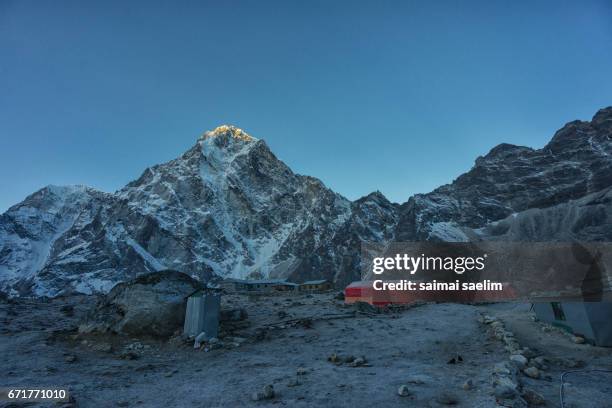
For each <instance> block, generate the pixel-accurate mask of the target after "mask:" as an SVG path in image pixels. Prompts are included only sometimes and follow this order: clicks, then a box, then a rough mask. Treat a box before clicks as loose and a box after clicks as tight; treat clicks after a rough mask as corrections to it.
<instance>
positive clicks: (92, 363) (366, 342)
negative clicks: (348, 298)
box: [0, 295, 611, 408]
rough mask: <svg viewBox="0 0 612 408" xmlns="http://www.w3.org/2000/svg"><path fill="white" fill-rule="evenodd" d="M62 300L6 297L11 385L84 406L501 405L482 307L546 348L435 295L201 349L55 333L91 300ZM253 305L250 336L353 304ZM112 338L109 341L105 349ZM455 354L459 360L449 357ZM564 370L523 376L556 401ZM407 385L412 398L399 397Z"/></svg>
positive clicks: (5, 378)
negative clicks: (263, 394) (260, 394)
mask: <svg viewBox="0 0 612 408" xmlns="http://www.w3.org/2000/svg"><path fill="white" fill-rule="evenodd" d="M229 300H231V299H229ZM245 301H246V300H245ZM62 302H63V303H62ZM65 302H68V301H66V300H62V301H53V302H51V303H47V304H42V305H41V304H34V303H31V304H28V303H24V304H17V305H10V304H2V305H0V319H3V322H4V323H5V324H4V325H3V330H2V334H1V335H0V352H1V353H2V355H3V356H4V363H3V370H2V374H1V376H0V382H1V384H2V385H3V386H15V387H17V386H20V387H23V386H56V387H57V386H61V387H68V388H69V389H70V390H71V392H72V395H73V396H74V397H75V399H76V402H77V404H78V406H79V407H114V406H123V407H132V406H134V407H138V406H143V407H145V406H146V407H164V408H168V407H184V406H195V407H236V406H290V407H314V406H330V407H368V408H370V407H372V406H385V407H387V406H392V407H395V406H397V407H407V406H411V407H439V406H446V405H449V404H451V403H453V402H455V406H463V407H495V406H496V404H495V399H494V397H493V396H492V395H491V371H492V368H493V366H494V365H495V364H496V363H499V362H501V361H507V359H508V354H507V352H506V351H505V350H504V349H503V347H502V345H501V343H500V342H499V341H497V340H495V339H494V338H492V337H491V336H490V333H489V332H488V331H487V327H486V326H484V325H482V324H480V323H479V322H478V318H479V316H480V315H481V313H482V312H487V313H495V314H497V315H499V316H500V318H502V319H507V320H508V324H509V326H512V329H513V330H514V329H516V331H517V338H519V339H520V340H521V341H525V343H527V344H530V347H531V345H533V348H534V349H536V348H545V347H541V346H540V344H539V343H538V341H539V340H538V336H537V335H532V334H529V335H528V334H527V333H530V332H531V331H532V329H531V328H530V325H536V323H534V322H533V321H530V320H528V319H529V315H528V313H527V312H526V311H524V310H519V311H516V310H515V311H512V310H511V308H509V307H508V306H507V305H506V306H504V307H482V306H481V307H476V306H470V305H457V304H437V305H435V304H432V305H424V306H420V307H415V308H412V309H408V310H406V311H403V312H401V313H397V314H380V315H376V316H364V315H359V316H358V317H355V318H346V319H337V320H329V321H315V322H314V323H313V324H312V326H311V327H310V328H307V327H303V326H300V325H298V326H295V327H285V328H280V329H276V330H271V331H269V332H268V333H267V335H266V336H265V338H263V339H261V340H257V341H256V340H247V341H245V342H244V343H242V344H241V345H240V347H236V348H233V349H227V348H222V349H218V350H212V351H209V352H204V351H198V350H194V349H193V348H192V346H191V345H188V344H184V343H180V342H178V343H177V342H173V341H171V342H160V341H156V340H143V339H129V338H120V337H118V336H114V337H113V338H106V339H100V340H99V341H92V340H91V339H89V340H87V339H83V338H80V337H79V338H75V339H74V340H73V339H71V337H70V336H63V335H57V334H55V335H54V334H52V330H55V329H57V328H59V327H61V328H63V329H66V328H69V327H71V326H72V327H74V325H75V324H76V323H77V322H78V320H79V318H80V315H81V314H82V313H84V310H86V308H87V306H88V304H89V303H91V300H87V299H86V298H85V299H83V298H81V299H79V300H78V301H74V300H70V302H71V304H72V303H74V304H76V308H75V311H74V316H72V317H70V316H65V313H64V312H61V311H60V308H61V307H62V306H64V303H65ZM232 302H233V303H234V304H236V303H239V302H238V301H237V300H236V299H233V301H232ZM249 302H255V301H254V300H253V299H251V300H250V301H249ZM255 304H256V305H257V307H256V308H254V309H253V311H252V312H251V311H250V318H249V320H251V327H250V328H248V329H247V330H245V337H246V335H247V334H248V333H253V331H254V329H255V328H256V327H257V326H258V325H263V324H267V323H269V322H271V321H272V322H273V321H278V320H279V312H282V313H281V314H280V316H283V317H284V318H291V317H300V316H307V315H315V314H323V313H331V312H334V313H346V312H347V310H349V309H347V308H346V307H343V306H342V305H341V302H338V301H334V300H333V298H332V297H331V295H319V296H314V297H301V298H299V299H295V297H291V298H274V299H267V300H266V299H260V300H259V301H257V302H255ZM515 315H516V316H515ZM25 322H30V323H27V324H26V323H25ZM523 333H525V334H524V335H523ZM537 333H538V334H539V332H537ZM530 336H533V337H530ZM559 336H561V335H559ZM565 341H566V343H568V342H567V339H565ZM85 342H87V343H85ZM532 342H533V343H532ZM109 345H110V347H112V350H110V351H109V350H105V346H109ZM565 345H566V346H568V347H569V349H574V348H575V350H576V351H575V352H576V358H577V357H581V358H582V359H583V360H585V359H591V360H592V359H595V358H597V359H598V360H599V362H598V364H599V363H601V362H602V361H603V360H602V359H610V358H611V353H610V351H608V350H600V349H597V350H596V348H592V347H590V346H587V347H590V348H589V350H590V351H589V353H587V354H585V353H584V348H578V346H576V345H572V344H565ZM126 347H131V348H132V349H134V350H137V352H138V353H137V356H138V357H139V358H137V359H134V360H126V359H121V358H120V355H121V353H122V351H123V350H125V348H126ZM333 353H336V354H337V355H338V356H340V358H342V357H346V356H348V355H352V356H354V357H361V356H363V357H365V360H366V361H367V363H366V364H365V365H362V366H358V367H353V366H351V364H348V363H342V364H340V363H333V362H330V361H328V357H329V356H330V355H332V354H333ZM458 355H459V356H461V359H459V358H458ZM452 358H455V362H456V364H449V361H450V360H451V359H452ZM73 360H74V361H73ZM459 360H462V361H459ZM298 370H299V371H300V373H301V374H300V375H298ZM556 370H557V368H556V366H553V367H552V368H551V371H550V372H551V375H553V374H554V377H555V381H551V382H547V381H544V380H530V381H533V382H534V383H533V384H532V383H531V382H530V381H527V384H528V385H529V386H530V387H532V388H533V389H535V390H537V391H538V392H540V393H542V394H543V395H544V396H545V397H546V399H547V400H549V403H550V404H551V405H550V406H555V405H554V404H555V401H556V400H557V397H556V395H555V390H558V388H557V385H558V383H557V381H556V377H557V374H558V373H557V371H556ZM467 380H471V381H472V383H473V388H472V389H469V390H465V389H463V387H462V386H463V384H464V383H465V382H466V381H467ZM268 384H270V385H273V387H274V390H275V393H276V396H275V397H274V398H272V399H269V400H263V401H253V400H252V398H251V396H252V394H253V393H254V392H257V391H261V390H262V388H263V387H264V386H265V385H268ZM403 384H405V385H406V386H407V387H408V390H409V393H410V395H409V396H405V397H400V396H399V395H398V393H397V391H398V387H399V386H400V385H403ZM570 391H571V392H572V393H573V390H570ZM557 392H558V391H557ZM568 393H569V392H568ZM591 406H592V405H591ZM602 406H605V405H602Z"/></svg>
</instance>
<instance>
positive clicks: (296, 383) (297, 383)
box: [287, 378, 300, 387]
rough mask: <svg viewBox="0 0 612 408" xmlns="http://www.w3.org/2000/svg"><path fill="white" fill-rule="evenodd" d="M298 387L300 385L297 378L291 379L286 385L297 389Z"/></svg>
mask: <svg viewBox="0 0 612 408" xmlns="http://www.w3.org/2000/svg"><path fill="white" fill-rule="evenodd" d="M298 385H300V382H299V381H298V379H297V378H292V379H290V380H289V382H288V383H287V387H297V386H298Z"/></svg>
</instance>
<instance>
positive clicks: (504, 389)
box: [493, 377, 518, 399]
mask: <svg viewBox="0 0 612 408" xmlns="http://www.w3.org/2000/svg"><path fill="white" fill-rule="evenodd" d="M517 388H518V385H517V384H516V383H515V382H514V381H512V380H511V379H510V378H508V377H498V378H496V379H495V380H494V381H493V394H494V395H495V397H497V398H502V399H513V398H515V397H516V396H517V394H518V391H517Z"/></svg>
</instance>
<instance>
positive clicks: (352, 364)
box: [350, 357, 367, 367]
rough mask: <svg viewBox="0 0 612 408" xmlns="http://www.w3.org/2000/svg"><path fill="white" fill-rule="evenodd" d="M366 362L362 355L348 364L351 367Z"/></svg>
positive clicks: (359, 365)
mask: <svg viewBox="0 0 612 408" xmlns="http://www.w3.org/2000/svg"><path fill="white" fill-rule="evenodd" d="M366 363H367V361H366V359H365V358H364V357H357V358H356V359H354V360H353V361H352V362H351V363H350V365H351V367H361V366H363V365H365V364H366Z"/></svg>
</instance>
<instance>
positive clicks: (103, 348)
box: [92, 343, 113, 353]
mask: <svg viewBox="0 0 612 408" xmlns="http://www.w3.org/2000/svg"><path fill="white" fill-rule="evenodd" d="M92 350H94V351H99V352H101V353H110V352H111V351H113V346H111V345H110V344H109V343H100V344H96V345H94V346H93V347H92Z"/></svg>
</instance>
